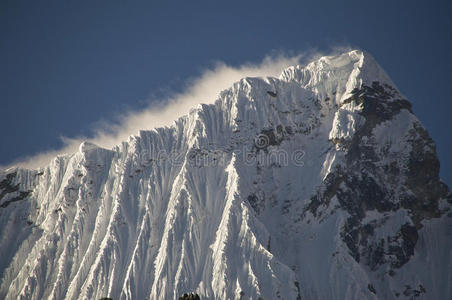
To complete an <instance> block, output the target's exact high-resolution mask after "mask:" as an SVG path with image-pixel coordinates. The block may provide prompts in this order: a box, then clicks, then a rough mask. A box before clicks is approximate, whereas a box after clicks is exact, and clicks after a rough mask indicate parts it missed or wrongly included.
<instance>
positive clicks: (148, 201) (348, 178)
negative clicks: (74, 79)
mask: <svg viewBox="0 0 452 300" xmlns="http://www.w3.org/2000/svg"><path fill="white" fill-rule="evenodd" d="M438 173H439V161H438V159H437V156H436V150H435V144H434V142H433V141H432V139H431V138H430V137H429V135H428V133H427V131H426V130H425V129H424V127H423V126H422V124H421V123H420V122H419V120H418V119H417V118H416V117H415V116H414V115H413V113H412V111H411V105H410V102H409V101H408V100H406V99H405V97H404V96H403V95H402V94H401V93H400V92H399V91H398V90H397V88H396V87H395V85H394V84H393V83H392V81H391V79H390V78H389V77H388V75H387V74H386V73H385V72H384V71H383V70H382V68H381V67H380V66H379V65H378V64H377V63H376V62H375V60H374V59H373V58H372V57H371V56H370V55H369V54H367V53H365V52H362V51H359V50H354V51H350V52H346V53H342V54H340V55H336V56H327V57H322V58H320V59H318V60H316V61H313V62H311V63H309V64H308V65H306V66H293V67H289V68H287V69H285V70H283V71H282V74H281V76H280V77H279V78H273V77H267V78H244V79H242V80H240V81H239V82H236V83H235V84H233V86H232V87H230V88H229V89H227V90H225V91H223V92H221V94H220V95H219V98H218V99H217V100H216V101H215V103H214V104H212V105H199V106H198V107H197V108H195V109H193V110H192V111H191V112H190V113H189V114H188V115H187V116H184V117H182V118H180V119H178V120H176V121H175V122H174V124H173V125H172V126H171V127H165V128H157V129H154V130H151V131H141V132H140V133H139V135H138V136H131V137H130V138H129V139H128V141H127V142H123V143H121V144H120V145H117V146H116V147H114V148H113V149H110V150H107V149H103V148H100V147H97V146H96V145H93V144H90V143H83V144H82V145H81V146H80V150H79V152H77V153H74V154H71V155H64V156H58V157H56V158H55V159H54V160H53V161H52V162H51V164H50V165H49V166H47V167H45V168H42V169H39V170H26V169H21V168H17V169H9V170H6V171H2V172H0V253H2V256H1V258H0V278H1V284H0V298H1V299H55V300H57V299H101V298H103V297H110V298H112V299H115V300H117V299H178V298H179V296H181V295H183V294H184V293H187V294H189V293H191V292H193V293H196V294H198V295H199V296H200V298H201V299H450V298H451V296H452V273H451V270H452V259H451V257H452V239H451V234H452V232H451V229H452V213H451V206H452V194H451V193H450V191H449V188H448V187H447V186H446V185H445V184H444V183H443V182H442V181H441V180H440V178H439V175H438Z"/></svg>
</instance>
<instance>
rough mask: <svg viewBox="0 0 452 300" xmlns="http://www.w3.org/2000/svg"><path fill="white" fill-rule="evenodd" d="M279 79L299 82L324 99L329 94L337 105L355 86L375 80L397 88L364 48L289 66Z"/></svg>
mask: <svg viewBox="0 0 452 300" xmlns="http://www.w3.org/2000/svg"><path fill="white" fill-rule="evenodd" d="M280 79H282V80H286V81H296V82H299V83H300V84H301V85H302V86H303V87H304V88H306V89H310V90H312V91H313V92H315V93H316V94H317V95H319V96H320V97H321V98H326V97H329V98H331V99H334V100H335V101H336V103H337V104H340V103H341V102H342V101H343V100H345V99H347V98H349V97H350V95H351V92H352V91H353V90H354V89H355V88H358V89H359V88H361V87H362V86H364V85H367V86H371V85H372V83H373V82H374V81H378V82H379V83H380V84H388V85H389V86H392V87H395V85H394V83H393V82H392V80H391V79H390V78H389V76H388V75H387V74H386V73H385V71H384V70H383V69H382V68H381V67H380V66H379V65H378V63H377V62H376V61H375V60H374V58H373V57H372V55H370V54H369V53H367V52H365V51H361V50H352V51H349V52H345V53H341V54H339V55H332V56H323V57H321V58H319V59H317V60H315V61H313V62H311V63H309V64H308V65H306V66H302V65H298V66H292V67H289V68H287V69H285V70H284V71H283V72H282V74H281V75H280Z"/></svg>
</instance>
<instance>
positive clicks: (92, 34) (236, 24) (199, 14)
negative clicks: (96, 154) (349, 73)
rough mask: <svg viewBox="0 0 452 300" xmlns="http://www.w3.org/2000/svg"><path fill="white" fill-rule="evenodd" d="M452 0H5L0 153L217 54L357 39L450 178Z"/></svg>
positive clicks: (55, 137) (43, 138)
mask: <svg viewBox="0 0 452 300" xmlns="http://www.w3.org/2000/svg"><path fill="white" fill-rule="evenodd" d="M451 2H452V1H413V0H412V1H397V0H391V1H381V0H380V1H375V0H373V1H366V0H360V1H355V0H353V1H337V0H333V1H322V0H317V1H246V0H243V1H151V0H149V1H125V0H122V1H115V0H105V1H100V0H90V1H84V0H77V1H21V0H2V1H0V128H1V141H0V165H7V164H9V163H11V162H12V161H15V160H17V159H19V158H21V157H24V156H30V155H33V154H35V153H38V152H43V151H48V150H51V149H58V148H60V147H61V146H62V141H61V139H60V137H61V136H66V137H75V136H81V135H83V136H90V135H92V128H93V126H95V124H97V123H98V122H99V121H100V120H104V121H105V120H106V121H109V120H113V119H114V118H115V116H117V115H118V114H121V112H123V111H127V110H140V109H142V108H146V107H148V105H149V101H150V100H149V99H164V98H165V96H166V95H167V94H169V93H174V92H181V89H182V88H183V87H185V86H186V84H187V78H192V77H196V76H200V75H201V74H202V72H203V70H205V69H208V68H211V67H212V65H214V64H215V62H217V61H222V62H224V63H226V64H228V65H231V66H237V67H238V66H240V65H243V64H244V63H259V62H261V61H262V60H263V59H264V57H265V56H267V55H275V53H280V52H284V53H286V54H287V55H294V54H298V53H303V52H306V51H312V50H318V51H322V52H325V53H328V51H330V50H331V49H333V48H334V47H337V46H350V47H356V48H360V49H364V50H366V51H368V52H370V53H371V54H372V55H373V56H374V57H375V59H376V60H377V62H379V64H380V65H381V66H382V67H383V68H384V69H385V70H386V71H387V73H388V74H389V76H390V77H391V78H392V79H393V81H394V82H395V83H396V85H397V86H398V88H399V89H400V90H401V92H402V93H403V94H405V95H406V96H407V98H408V99H409V100H410V101H411V102H412V104H413V110H414V113H415V114H416V115H417V116H418V118H419V119H420V120H421V121H422V123H423V124H424V126H425V127H426V128H427V130H428V131H429V133H430V135H431V136H432V137H433V139H434V140H435V142H436V144H437V150H438V154H439V157H440V161H441V175H442V178H443V179H444V180H445V181H446V183H448V184H449V186H450V185H452V158H451V157H450V149H451V148H452V141H451V136H452V134H451V130H452V97H451V95H452V17H451V16H452V5H451ZM132 133H134V132H131V134H132Z"/></svg>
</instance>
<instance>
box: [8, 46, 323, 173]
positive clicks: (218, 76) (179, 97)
mask: <svg viewBox="0 0 452 300" xmlns="http://www.w3.org/2000/svg"><path fill="white" fill-rule="evenodd" d="M302 56H310V57H312V56H315V54H314V51H311V52H309V54H305V55H301V54H297V55H291V56H288V55H285V54H278V55H275V56H266V57H265V58H264V59H263V61H262V62H261V63H258V64H250V63H246V64H243V65H241V66H239V67H233V66H229V65H227V64H225V63H223V62H217V63H216V64H215V66H214V67H213V68H210V69H206V70H204V71H203V72H202V74H201V75H200V76H199V77H195V78H191V79H189V80H188V81H187V82H186V88H185V90H184V91H183V92H181V93H177V94H173V95H171V96H169V97H168V98H167V99H163V100H162V99H150V101H149V102H150V104H149V106H148V108H147V109H145V110H140V111H129V112H126V113H124V114H122V115H120V116H119V117H118V118H116V120H117V122H112V121H110V122H106V123H105V122H104V123H101V125H98V126H97V127H95V128H94V129H93V134H92V136H91V137H83V136H80V137H64V136H63V137H61V139H62V141H63V144H64V146H63V148H62V149H55V150H50V151H46V152H43V153H38V154H36V155H32V156H29V157H25V158H21V159H19V160H17V161H14V162H13V163H11V164H9V165H8V166H6V167H5V168H8V167H12V166H20V167H25V168H30V169H34V168H39V167H43V166H45V165H47V164H49V162H50V160H51V159H53V158H54V157H55V156H57V155H60V154H64V153H73V152H76V151H77V149H78V147H79V146H80V144H81V143H82V142H83V141H89V142H92V143H95V144H96V145H99V146H101V147H104V148H111V147H113V146H115V145H117V144H119V143H120V142H121V141H124V140H126V139H127V137H128V136H130V135H132V134H137V133H138V131H139V130H149V129H152V128H155V127H159V126H168V125H171V124H172V123H173V122H174V120H176V119H177V118H179V117H181V116H183V115H185V114H187V113H188V112H189V110H190V109H191V108H194V107H196V105H198V104H200V103H206V104H207V103H213V102H214V101H215V100H216V99H217V98H218V94H219V92H221V91H222V90H224V89H226V88H228V87H230V86H231V85H232V84H233V83H234V82H236V81H238V80H240V79H241V78H244V77H259V76H275V77H276V76H278V75H279V74H280V73H281V70H283V69H284V68H285V67H287V66H290V65H296V64H297V63H298V62H299V60H300V59H301V57H302ZM0 167H1V166H0Z"/></svg>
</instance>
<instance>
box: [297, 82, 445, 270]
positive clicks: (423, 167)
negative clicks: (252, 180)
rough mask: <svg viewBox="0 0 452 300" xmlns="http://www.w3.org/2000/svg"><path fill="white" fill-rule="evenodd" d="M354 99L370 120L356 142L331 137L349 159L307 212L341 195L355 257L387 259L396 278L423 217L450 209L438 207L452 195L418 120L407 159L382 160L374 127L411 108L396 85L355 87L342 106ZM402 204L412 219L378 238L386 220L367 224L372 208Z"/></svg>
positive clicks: (345, 236)
mask: <svg viewBox="0 0 452 300" xmlns="http://www.w3.org/2000/svg"><path fill="white" fill-rule="evenodd" d="M352 102H354V103H355V105H358V106H361V110H360V114H361V115H362V116H363V117H364V120H365V121H364V123H363V124H361V125H360V126H359V127H358V128H357V129H356V132H355V134H354V136H353V137H352V139H351V140H342V139H333V140H332V142H333V143H335V144H338V145H340V149H341V150H342V151H344V153H345V161H346V163H345V164H343V165H337V166H336V167H335V169H334V171H333V172H331V173H329V174H328V175H327V177H326V178H325V179H324V181H323V184H322V186H321V188H319V190H318V192H317V194H316V195H314V196H313V197H311V199H310V202H309V203H308V204H307V206H306V207H305V209H304V213H303V214H306V213H307V212H310V213H311V214H312V215H313V216H314V217H317V218H320V217H321V216H322V215H323V211H325V210H326V209H328V207H329V205H330V202H331V200H332V198H333V197H336V198H337V201H338V202H339V204H340V208H341V209H343V210H345V211H346V212H347V213H348V214H349V217H348V218H347V219H346V221H345V223H344V226H343V227H342V228H341V232H340V236H341V238H342V240H343V241H344V243H345V244H346V245H347V247H348V249H349V252H350V255H351V256H352V257H353V258H354V259H355V260H356V261H357V262H362V263H364V264H366V265H367V266H368V267H369V268H370V269H371V270H376V269H378V268H379V267H380V266H382V265H383V264H386V263H388V264H389V265H390V267H391V269H390V274H389V275H391V276H393V275H394V274H395V272H394V271H393V269H396V268H400V267H401V266H403V265H404V264H405V263H407V262H408V261H409V259H410V257H411V256H412V255H413V254H414V247H415V246H416V243H417V240H418V233H417V230H418V229H420V228H421V227H422V224H421V221H422V220H423V219H426V218H427V219H428V218H436V217H439V216H441V215H442V214H443V213H445V211H446V210H444V211H440V210H439V205H438V204H439V201H440V199H448V201H449V199H452V196H451V195H450V192H449V189H448V188H447V186H446V185H445V184H444V183H442V182H441V180H440V179H439V161H438V158H437V156H436V150H435V145H434V143H433V141H432V139H431V138H430V137H429V135H428V133H427V131H426V130H425V129H424V128H423V127H422V126H421V125H420V124H418V123H414V127H413V129H412V130H410V131H408V132H407V138H408V141H407V142H408V143H409V144H410V145H411V147H412V149H411V151H410V157H409V159H408V161H407V162H401V161H400V160H397V158H395V159H394V160H392V161H388V162H387V164H382V163H381V162H382V161H383V159H382V157H381V155H385V148H384V145H377V144H375V143H373V142H372V141H373V129H374V128H375V127H376V126H377V125H379V124H381V123H382V122H385V121H388V120H391V119H392V118H394V117H395V116H396V115H398V114H399V113H400V112H401V111H402V110H404V109H405V110H408V111H409V112H411V105H410V103H409V102H408V101H407V100H404V99H401V98H400V95H399V94H398V93H397V92H396V91H395V89H394V88H392V87H390V86H388V85H380V84H379V83H377V82H374V83H373V84H372V86H371V87H368V86H364V87H362V88H361V89H356V90H354V91H353V92H352V96H351V97H350V98H349V99H347V100H345V101H344V102H343V103H342V104H341V105H342V106H343V105H345V104H347V103H352ZM364 141H365V142H364ZM377 150H378V151H377ZM396 191H397V192H396ZM451 202H452V201H451ZM400 208H405V209H407V211H408V212H409V217H410V218H411V222H412V223H406V224H404V225H402V226H401V227H400V228H398V229H397V228H395V230H394V232H395V233H394V235H392V236H388V239H387V240H385V239H376V238H375V237H374V231H375V229H376V228H377V227H379V226H380V225H381V224H378V223H367V224H363V219H364V217H365V216H366V212H367V211H377V212H379V213H385V212H394V211H397V210H398V209H400ZM383 222H384V220H383Z"/></svg>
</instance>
